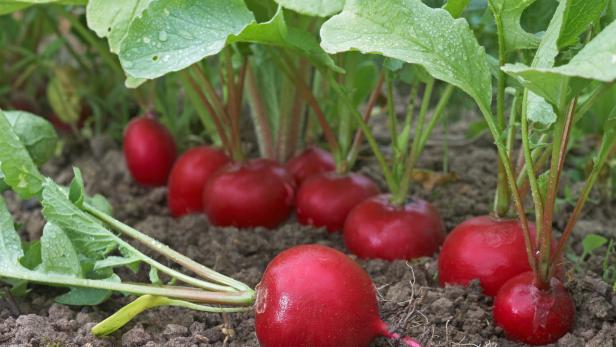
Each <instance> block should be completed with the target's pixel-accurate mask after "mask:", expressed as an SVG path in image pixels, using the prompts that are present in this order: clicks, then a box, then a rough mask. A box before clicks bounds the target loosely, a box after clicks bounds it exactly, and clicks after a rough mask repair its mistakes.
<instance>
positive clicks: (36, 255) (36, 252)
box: [19, 240, 42, 270]
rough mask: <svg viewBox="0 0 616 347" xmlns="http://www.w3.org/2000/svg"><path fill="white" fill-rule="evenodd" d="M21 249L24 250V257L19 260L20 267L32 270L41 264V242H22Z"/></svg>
mask: <svg viewBox="0 0 616 347" xmlns="http://www.w3.org/2000/svg"><path fill="white" fill-rule="evenodd" d="M21 248H22V249H23V250H24V256H23V257H21V259H20V260H19V262H20V264H21V265H23V266H24V267H26V268H27V269H30V270H34V269H35V268H36V267H37V266H39V265H40V264H41V262H42V259H41V240H35V241H32V242H22V245H21Z"/></svg>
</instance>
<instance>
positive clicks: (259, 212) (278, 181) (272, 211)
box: [203, 159, 295, 228]
mask: <svg viewBox="0 0 616 347" xmlns="http://www.w3.org/2000/svg"><path fill="white" fill-rule="evenodd" d="M294 197H295V182H294V180H293V177H292V176H291V175H290V174H289V173H288V172H287V170H286V169H285V168H284V167H283V166H281V165H279V164H277V163H276V162H274V161H272V160H268V159H254V160H250V161H247V162H243V163H231V164H228V165H226V166H225V167H222V168H221V169H220V170H218V171H216V172H215V173H214V174H213V175H212V177H211V178H210V179H209V180H208V181H207V183H206V184H205V187H204V190H203V210H204V212H205V214H206V215H207V216H208V218H209V220H210V222H211V223H212V224H214V225H217V226H235V227H238V228H248V227H259V226H260V227H266V228H273V227H276V226H277V225H278V224H280V223H282V222H284V221H285V220H286V219H287V218H288V216H289V214H290V213H291V210H292V208H293V200H294Z"/></svg>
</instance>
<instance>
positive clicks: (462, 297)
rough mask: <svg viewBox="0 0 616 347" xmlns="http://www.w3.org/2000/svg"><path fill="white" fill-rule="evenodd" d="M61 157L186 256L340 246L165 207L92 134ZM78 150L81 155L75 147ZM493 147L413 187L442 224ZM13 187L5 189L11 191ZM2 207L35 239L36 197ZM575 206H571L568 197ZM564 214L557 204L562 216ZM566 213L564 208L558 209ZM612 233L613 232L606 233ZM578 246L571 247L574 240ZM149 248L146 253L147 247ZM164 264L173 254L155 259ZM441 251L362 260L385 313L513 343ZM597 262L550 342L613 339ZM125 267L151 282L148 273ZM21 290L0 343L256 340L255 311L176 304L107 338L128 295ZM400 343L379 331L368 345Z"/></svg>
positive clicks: (221, 261) (223, 258)
mask: <svg viewBox="0 0 616 347" xmlns="http://www.w3.org/2000/svg"><path fill="white" fill-rule="evenodd" d="M71 153H73V154H72V155H65V156H63V157H62V158H60V159H56V160H55V161H53V162H52V163H50V164H48V165H47V166H45V168H44V171H45V172H46V173H47V174H49V175H51V176H52V177H54V178H56V179H57V180H58V181H59V182H60V183H68V182H69V181H70V179H71V178H72V166H73V165H74V166H78V167H80V168H81V170H82V172H83V175H84V179H85V182H86V185H87V190H88V192H90V193H102V194H104V195H105V196H107V197H108V198H109V200H110V202H111V203H112V205H113V206H114V208H115V211H114V214H115V216H116V217H118V218H119V219H120V220H123V221H125V222H127V223H129V224H131V225H134V226H135V227H136V228H137V229H139V230H141V231H143V232H145V233H147V234H149V235H151V236H153V237H155V238H157V239H159V240H161V241H162V242H164V243H166V244H168V245H170V246H171V247H173V248H175V249H176V250H178V251H180V252H182V253H184V254H186V255H188V256H189V257H191V258H193V259H195V260H197V261H198V262H201V263H203V264H206V265H208V266H211V267H213V268H214V269H215V270H217V271H220V272H222V273H224V274H227V275H230V276H232V277H234V278H236V279H238V280H241V281H244V282H245V283H247V284H249V285H251V286H254V285H256V284H257V283H258V281H259V279H260V277H261V274H262V272H263V271H264V270H265V267H266V265H267V263H268V262H269V261H270V260H271V259H272V258H273V257H274V256H275V255H276V254H278V253H279V252H281V251H282V250H284V249H286V248H289V247H292V246H295V245H298V244H305V243H320V244H324V245H327V246H331V247H334V248H337V249H340V250H344V246H343V243H342V238H341V236H340V234H328V233H327V232H326V231H325V230H322V229H314V228H310V227H304V226H300V225H298V224H297V223H295V221H294V220H293V218H291V220H290V221H289V222H288V223H286V224H285V225H283V226H281V227H279V228H278V229H276V230H265V229H259V228H257V229H250V230H237V229H234V228H217V227H212V226H209V225H208V224H207V222H206V220H205V219H204V218H203V217H202V216H199V215H196V216H187V217H184V218H181V219H179V220H175V219H173V218H171V217H170V216H169V213H168V211H167V208H166V201H165V199H166V190H165V188H157V189H144V188H140V187H138V186H137V185H136V184H135V183H134V182H133V181H132V180H131V179H130V177H129V175H128V173H127V171H126V169H125V167H124V165H123V162H124V161H123V158H122V154H121V151H120V150H119V148H118V147H117V146H115V145H114V144H113V143H112V142H110V141H108V140H105V139H104V138H99V139H96V140H94V141H93V142H92V143H90V144H88V145H86V146H83V145H82V148H81V149H76V148H75V147H74V146H73V147H72V151H71ZM75 153H77V154H75ZM423 158H424V160H423V161H422V163H421V167H423V168H428V169H436V170H439V169H440V168H441V165H442V164H441V158H442V151H441V147H440V146H436V147H430V148H428V150H427V152H426V153H425V154H424V156H423ZM494 159H495V155H494V152H493V150H492V146H491V145H490V142H489V141H487V140H485V139H483V140H479V142H476V143H473V144H468V143H467V144H464V146H456V145H455V144H453V145H452V147H451V148H450V157H449V160H450V168H451V169H452V170H453V171H455V172H456V173H457V175H458V176H459V180H458V181H456V182H453V183H449V184H446V185H440V186H437V187H436V188H435V189H434V190H433V191H432V192H428V191H424V190H421V189H420V188H418V189H416V191H415V193H416V194H418V195H420V196H422V197H423V198H426V199H428V200H429V201H431V202H433V203H434V204H435V205H436V206H437V207H438V208H439V210H440V212H441V214H442V216H443V218H444V220H445V222H446V225H447V228H448V230H451V228H452V227H454V226H455V225H456V224H458V223H459V222H461V221H463V220H464V219H466V218H469V217H471V216H476V215H481V214H486V213H487V212H488V211H489V210H490V203H491V200H492V192H493V188H494V185H495V182H494V176H495V175H494V169H495V168H494ZM360 166H361V167H362V169H361V170H362V171H363V172H364V173H367V174H369V175H372V176H373V177H375V178H377V179H379V180H380V178H379V175H378V173H377V172H378V169H377V168H376V167H375V166H374V164H373V163H371V162H364V163H360ZM7 195H9V194H7ZM9 207H10V209H11V210H12V211H13V212H14V213H15V215H16V216H17V219H18V221H19V222H20V223H22V224H23V228H22V231H21V233H22V237H23V238H24V239H27V240H31V239H37V238H38V237H39V236H40V232H41V230H42V226H43V221H42V219H41V215H40V206H38V204H36V203H33V202H18V201H16V200H15V199H13V198H12V197H11V196H10V195H9ZM592 207H593V208H594V211H593V212H592V213H588V214H586V216H585V217H583V218H582V220H581V221H580V224H579V225H578V227H577V229H576V234H575V236H574V241H578V243H579V240H580V239H581V237H582V235H584V234H586V233H600V234H604V235H605V236H608V237H611V238H614V237H616V235H614V231H613V229H612V225H613V222H614V219H613V218H614V217H613V215H612V217H611V218H610V217H609V213H608V212H607V211H610V209H611V211H614V209H615V208H616V205H615V204H611V205H604V206H602V207H601V206H592ZM567 209H568V210H569V211H570V209H571V208H570V207H567ZM559 215H560V214H559ZM563 215H564V214H563ZM608 233H611V234H609V235H608ZM575 249H576V250H577V251H578V254H579V251H580V249H578V248H577V247H576V248H575ZM146 253H147V252H146ZM157 259H159V260H161V261H162V262H164V263H165V264H168V262H167V261H166V260H164V259H162V258H160V257H157ZM436 259H437V258H436V256H435V257H432V258H423V259H420V260H417V261H414V262H411V263H407V262H404V261H396V262H385V261H378V260H371V261H363V260H360V261H359V263H360V264H361V265H362V266H363V267H364V268H365V269H366V270H367V271H368V273H369V274H370V276H371V277H372V279H373V281H374V283H375V285H376V287H377V290H378V295H379V304H380V311H381V315H382V317H383V319H384V320H385V321H386V322H388V323H389V324H390V325H391V327H392V328H394V329H395V330H396V331H397V332H399V333H401V334H403V335H410V336H413V337H415V338H417V339H418V340H420V341H421V342H422V343H423V344H424V345H425V346H459V345H478V346H519V345H520V344H517V343H514V342H511V341H508V340H507V339H505V337H504V336H503V333H502V331H501V329H499V328H498V327H495V326H494V325H493V321H492V314H491V303H492V300H491V299H490V298H487V297H485V296H483V295H482V294H481V290H480V288H479V286H478V285H477V283H475V284H473V285H471V286H470V287H468V288H462V287H455V286H452V287H447V288H440V287H438V284H437V281H436V269H437V266H436V265H437V264H436ZM601 271H602V269H601V264H600V262H598V261H590V262H589V263H588V264H587V265H583V272H570V273H569V275H568V276H567V287H568V288H569V289H570V291H571V293H572V295H573V297H574V300H575V303H576V308H577V318H576V325H575V328H574V330H573V331H572V332H571V333H569V334H567V335H565V336H564V337H563V338H562V339H561V340H560V341H558V343H557V344H556V346H567V347H569V346H571V347H573V346H576V347H577V346H592V347H595V346H597V347H598V346H606V347H608V346H614V345H616V309H615V308H616V296H615V295H613V292H612V290H611V288H610V286H609V285H608V284H606V283H605V282H603V281H602V280H601V278H600V276H601ZM121 275H122V276H123V277H128V278H130V279H132V280H141V281H147V271H145V269H142V270H141V271H140V272H139V273H137V274H136V275H135V274H132V273H130V272H128V271H122V273H121ZM32 288H33V289H32V291H31V292H30V293H29V294H28V295H27V296H26V297H25V298H15V303H16V306H17V307H14V306H15V305H10V304H9V301H7V300H3V301H1V302H0V345H7V346H8V345H11V346H13V345H15V346H56V345H61V346H120V345H123V346H225V345H228V346H257V345H258V342H257V339H256V335H255V331H254V316H253V314H252V313H243V314H232V315H229V317H228V323H227V324H225V320H224V319H223V317H222V316H221V315H218V314H207V313H201V312H195V311H190V310H186V309H180V308H161V309H154V310H150V311H147V312H145V313H143V314H141V315H140V316H138V317H137V318H136V319H135V320H134V321H133V322H131V323H130V324H128V325H127V326H125V327H124V328H122V329H121V330H119V331H118V332H116V333H114V334H113V335H111V336H109V337H104V338H96V337H94V336H92V335H91V333H90V329H91V328H92V327H93V326H94V325H95V324H96V323H97V322H99V321H101V320H102V319H104V318H105V317H107V316H108V315H109V314H111V313H113V312H114V311H115V310H117V309H119V308H120V307H122V306H123V305H125V304H127V303H128V302H130V300H131V299H132V298H131V297H128V298H127V297H122V296H114V297H113V299H112V300H109V301H108V302H106V303H104V304H103V305H100V306H98V307H68V306H64V305H60V304H56V303H54V301H53V300H54V299H53V298H54V297H55V296H56V295H58V294H60V293H62V292H63V290H62V289H51V288H49V287H44V286H33V287H32ZM392 345H395V342H391V341H387V340H385V339H382V338H380V339H377V340H376V341H375V342H374V346H392Z"/></svg>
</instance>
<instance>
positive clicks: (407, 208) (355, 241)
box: [344, 194, 445, 260]
mask: <svg viewBox="0 0 616 347" xmlns="http://www.w3.org/2000/svg"><path fill="white" fill-rule="evenodd" d="M444 239H445V226H444V224H443V221H442V219H441V217H440V215H439V213H438V211H437V210H436V208H434V207H433V206H432V205H430V204H429V203H428V202H427V201H424V200H420V199H415V200H411V201H410V202H407V203H406V204H404V205H402V206H394V205H392V204H391V202H390V195H389V194H383V195H378V196H375V197H372V198H369V199H367V200H364V201H363V202H361V203H360V204H359V205H357V206H355V207H354V208H353V209H352V210H351V213H349V216H348V217H347V219H346V222H345V224H344V244H345V246H346V247H347V248H348V249H349V250H350V251H351V252H352V253H353V254H355V255H357V256H359V257H361V258H379V259H385V260H395V259H413V258H418V257H423V256H431V255H432V254H434V252H435V251H436V250H437V248H438V247H439V246H440V245H441V243H443V240H444Z"/></svg>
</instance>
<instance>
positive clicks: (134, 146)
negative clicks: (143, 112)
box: [124, 116, 176, 186]
mask: <svg viewBox="0 0 616 347" xmlns="http://www.w3.org/2000/svg"><path fill="white" fill-rule="evenodd" d="M124 157H125V159H126V165H127V166H128V170H129V171H130V173H131V175H132V176H133V178H134V179H135V180H136V181H137V182H138V183H139V184H141V185H143V186H162V185H165V183H167V177H168V176H169V172H170V171H171V167H172V166H173V162H174V161H175V157H176V148H175V142H174V141H173V137H172V136H171V134H170V133H169V131H168V130H167V129H166V128H165V127H163V126H162V125H161V124H160V123H159V122H158V121H156V120H154V119H152V118H149V117H146V116H142V117H137V118H135V119H133V120H132V121H130V122H129V123H128V125H127V126H126V129H125V130H124Z"/></svg>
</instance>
